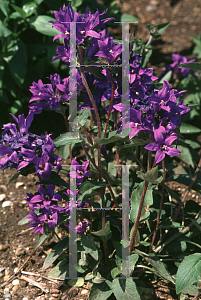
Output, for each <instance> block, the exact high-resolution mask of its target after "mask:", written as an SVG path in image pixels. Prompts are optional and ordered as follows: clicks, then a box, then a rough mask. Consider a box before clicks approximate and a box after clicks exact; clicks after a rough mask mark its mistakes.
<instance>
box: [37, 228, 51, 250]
mask: <svg viewBox="0 0 201 300" xmlns="http://www.w3.org/2000/svg"><path fill="white" fill-rule="evenodd" d="M51 230H52V229H51V228H50V227H49V226H48V225H44V233H43V234H41V233H40V235H39V237H38V241H37V245H36V247H37V248H39V247H40V246H41V245H42V244H43V243H44V242H45V241H46V240H47V239H48V238H49V237H50V232H51Z"/></svg>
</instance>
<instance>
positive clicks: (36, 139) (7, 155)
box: [0, 112, 62, 180]
mask: <svg viewBox="0 0 201 300" xmlns="http://www.w3.org/2000/svg"><path fill="white" fill-rule="evenodd" d="M12 116H13V118H14V119H15V121H16V122H17V124H18V127H19V130H17V127H16V124H14V123H8V124H5V125H4V126H3V128H2V129H3V132H2V139H1V140H0V156H1V157H2V158H1V160H0V165H1V169H2V170H5V169H7V168H8V167H10V168H17V170H21V169H23V168H25V167H26V166H28V165H31V164H32V165H33V166H34V167H35V171H36V172H35V175H38V176H39V177H40V178H41V179H43V180H47V177H48V176H50V173H51V170H52V169H53V168H56V170H57V172H59V171H60V170H61V167H62V166H61V163H60V160H61V159H62V158H61V157H58V156H57V155H56V154H54V143H53V141H52V139H51V138H50V134H47V135H45V136H38V135H36V134H33V133H29V132H28V129H29V127H30V126H31V123H32V120H33V116H34V115H33V113H32V112H30V113H29V114H28V116H27V118H26V119H25V116H24V115H19V117H18V118H17V117H15V116H14V115H12Z"/></svg>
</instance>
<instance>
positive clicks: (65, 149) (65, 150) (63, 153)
mask: <svg viewBox="0 0 201 300" xmlns="http://www.w3.org/2000/svg"><path fill="white" fill-rule="evenodd" d="M74 145H75V144H71V149H73V146H74ZM56 153H57V155H58V156H60V157H62V158H63V159H67V158H68V157H69V156H70V151H69V145H68V144H67V145H63V146H59V148H58V149H57V150H56Z"/></svg>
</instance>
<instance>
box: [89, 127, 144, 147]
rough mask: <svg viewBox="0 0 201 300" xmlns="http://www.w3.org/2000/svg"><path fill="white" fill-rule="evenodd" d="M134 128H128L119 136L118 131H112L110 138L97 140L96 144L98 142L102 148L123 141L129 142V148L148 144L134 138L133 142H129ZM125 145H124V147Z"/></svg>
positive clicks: (95, 140)
mask: <svg viewBox="0 0 201 300" xmlns="http://www.w3.org/2000/svg"><path fill="white" fill-rule="evenodd" d="M131 129H132V128H128V129H125V130H124V131H123V132H121V133H119V134H117V132H116V131H112V132H110V133H109V136H108V137H107V138H102V139H99V138H95V139H94V142H96V143H97V144H99V145H100V146H102V145H104V144H110V143H115V142H117V141H121V142H129V145H128V146H132V147H133V146H137V145H144V144H146V143H147V142H146V141H144V140H142V139H139V138H135V137H134V138H132V139H131V140H129V134H130V131H131ZM117 146H118V147H121V145H117ZM124 146H125V145H123V146H122V147H124Z"/></svg>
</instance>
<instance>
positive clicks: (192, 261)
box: [176, 253, 201, 294]
mask: <svg viewBox="0 0 201 300" xmlns="http://www.w3.org/2000/svg"><path fill="white" fill-rule="evenodd" d="M200 274H201V254H200V253H194V254H191V255H189V256H187V257H185V258H184V260H183V261H182V262H181V264H180V265H179V268H178V270H177V274H176V293H177V294H179V293H181V292H183V291H184V290H185V289H186V288H188V287H189V286H190V285H192V284H194V283H195V282H196V281H197V280H199V279H200Z"/></svg>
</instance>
